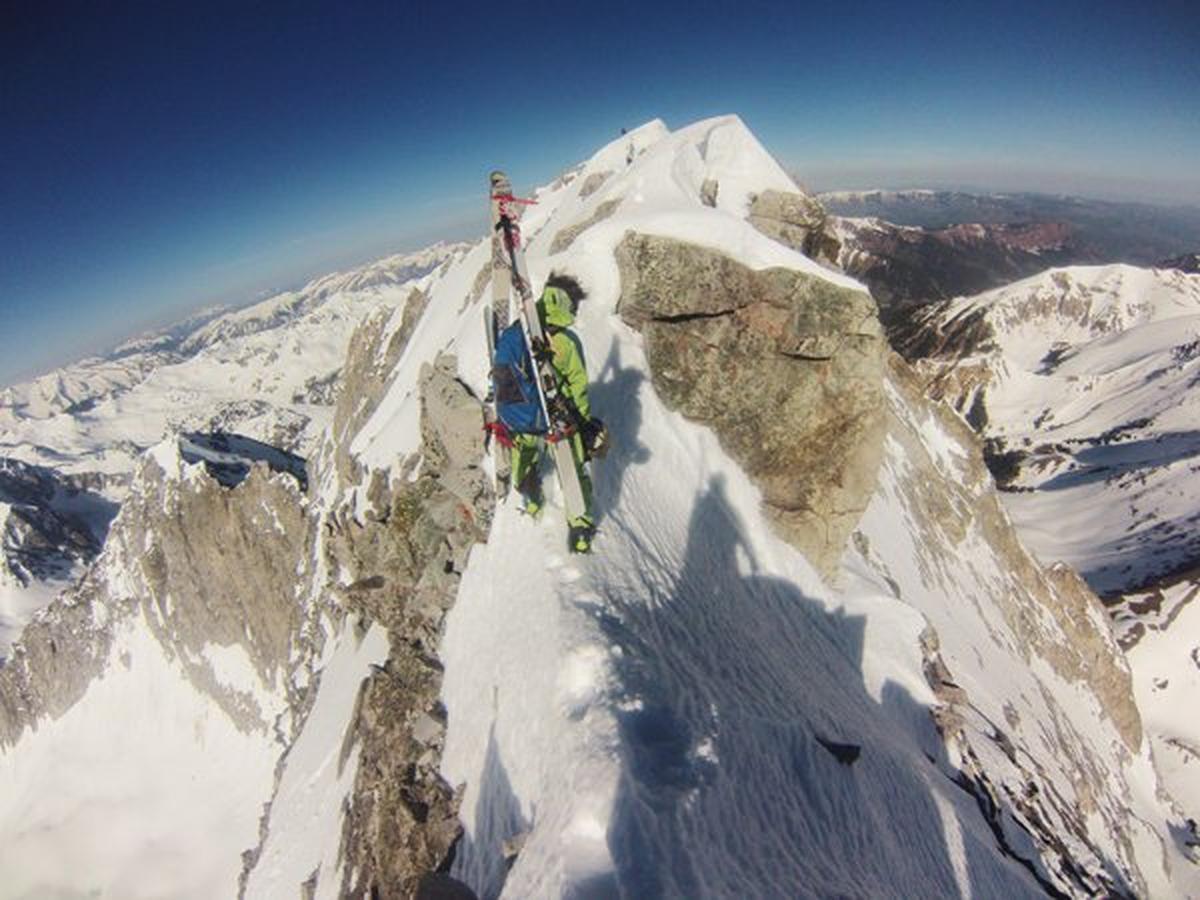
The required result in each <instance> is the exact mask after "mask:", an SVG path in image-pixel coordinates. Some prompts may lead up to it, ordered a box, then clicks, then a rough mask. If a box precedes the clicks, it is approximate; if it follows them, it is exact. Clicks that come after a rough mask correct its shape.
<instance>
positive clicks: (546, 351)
mask: <svg viewBox="0 0 1200 900" xmlns="http://www.w3.org/2000/svg"><path fill="white" fill-rule="evenodd" d="M530 345H531V347H530V349H531V350H532V351H533V358H534V359H535V360H537V361H538V362H549V361H550V360H552V359H553V358H554V351H553V350H552V349H550V342H549V341H547V340H545V339H544V338H542V339H538V338H534V339H533V340H531V341H530Z"/></svg>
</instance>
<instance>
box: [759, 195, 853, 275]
mask: <svg viewBox="0 0 1200 900" xmlns="http://www.w3.org/2000/svg"><path fill="white" fill-rule="evenodd" d="M750 224H751V225H753V226H754V227H755V228H757V229H758V230H759V231H761V232H762V233H763V234H765V235H766V236H767V237H769V238H772V239H774V240H777V241H779V242H780V243H781V244H786V245H787V246H789V247H791V248H793V249H795V250H799V251H800V252H801V253H803V254H804V255H805V256H808V257H811V258H812V259H815V260H819V261H823V262H826V263H828V264H829V265H831V266H836V265H837V261H838V254H839V253H840V252H841V242H840V241H838V239H837V237H836V235H835V233H834V230H833V226H832V224H831V223H830V221H829V217H828V215H827V214H826V212H825V207H824V206H822V205H821V201H820V200H818V199H817V198H816V197H812V196H810V195H808V194H793V193H785V192H784V191H776V190H769V191H763V192H762V193H761V194H758V195H756V196H755V197H754V199H753V200H752V201H751V203H750Z"/></svg>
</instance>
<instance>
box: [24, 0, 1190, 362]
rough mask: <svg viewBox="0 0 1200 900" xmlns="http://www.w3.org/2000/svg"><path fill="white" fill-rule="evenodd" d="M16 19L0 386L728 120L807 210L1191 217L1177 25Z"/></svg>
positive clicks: (856, 10) (107, 13) (497, 7)
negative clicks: (836, 200) (489, 193)
mask: <svg viewBox="0 0 1200 900" xmlns="http://www.w3.org/2000/svg"><path fill="white" fill-rule="evenodd" d="M335 6H336V7H338V9H336V10H335V8H334V7H335ZM22 7H25V9H22ZM4 15H5V19H4V22H3V27H0V60H2V62H0V66H2V67H3V77H2V78H0V122H2V123H3V126H2V129H0V247H3V252H2V253H0V384H4V383H10V382H11V381H13V380H14V379H17V378H19V377H24V376H27V375H29V374H32V373H34V372H36V371H39V370H41V369H45V368H47V367H51V366H54V365H58V364H61V363H63V362H66V361H68V360H70V359H72V358H74V357H76V356H78V355H80V354H81V353H83V352H85V351H89V350H96V349H99V348H101V347H104V346H107V345H110V344H112V343H113V342H115V341H116V340H118V339H120V338H122V337H125V336H128V335H129V334H131V333H133V332H134V331H136V330H139V329H140V328H142V327H145V326H147V325H150V324H153V323H163V322H167V321H170V320H172V319H175V318H179V317H180V316H181V315H183V314H185V313H186V312H187V311H190V310H192V309H194V308H197V307H199V306H204V305H209V304H212V303H218V302H234V303H240V302H244V301H246V300H248V299H249V298H251V297H252V296H254V295H255V294H257V293H259V292H262V291H265V290H269V289H272V288H276V287H280V286H289V285H293V284H295V283H297V282H298V281H300V280H302V279H303V278H305V277H307V276H309V275H313V274H319V273H322V272H325V271H329V270H331V269H333V268H337V267H338V266H341V265H348V264H350V263H352V262H356V261H362V260H366V259H369V258H371V257H372V256H375V255H380V254H382V253H384V252H390V251H395V250H398V249H407V248H416V247H418V246H422V245H425V244H427V243H430V242H431V241H432V240H433V239H436V238H439V237H469V236H475V235H478V234H481V233H482V232H483V230H484V226H483V223H482V219H483V213H482V212H481V209H482V207H483V199H482V194H483V191H484V188H483V184H484V181H485V177H486V173H487V172H488V171H489V170H490V169H491V168H494V167H497V166H500V167H504V168H506V169H508V171H509V172H510V173H511V174H512V176H513V179H514V183H515V184H516V185H517V186H518V187H520V186H521V185H525V187H526V189H527V188H528V187H530V186H532V185H534V184H538V183H543V182H546V181H548V180H550V179H552V178H553V177H554V176H555V175H556V174H558V173H559V172H560V171H561V170H563V169H564V168H566V167H568V166H570V165H572V164H574V163H575V162H577V161H579V160H581V159H583V158H585V157H587V156H588V155H590V154H591V153H592V152H593V151H594V150H595V149H597V148H598V147H599V146H601V145H602V144H604V143H606V142H607V141H608V140H610V139H611V138H612V137H614V136H615V135H616V134H617V132H618V131H619V129H620V128H621V127H622V126H627V127H632V126H635V125H638V124H641V123H642V122H644V121H646V120H648V119H651V118H655V117H661V118H663V119H664V120H666V122H667V124H668V125H670V126H672V127H678V126H680V125H683V124H686V123H688V122H690V121H693V120H695V119H698V118H702V117H705V116H710V115H717V114H722V113H728V112H735V113H738V114H739V115H741V116H742V118H743V119H744V120H745V121H746V123H747V124H748V125H749V126H750V128H751V129H752V130H754V131H755V133H756V134H757V135H758V136H759V138H760V139H761V140H762V141H763V143H764V144H765V145H766V146H767V147H768V149H769V150H771V151H772V152H773V153H774V154H775V156H776V157H777V158H778V159H779V160H780V161H781V162H782V163H783V164H784V165H785V166H787V167H788V168H789V170H791V171H793V172H795V173H796V174H797V175H798V176H799V177H800V178H801V180H802V181H803V182H804V183H805V184H806V185H808V186H809V187H812V188H815V189H828V188H835V187H880V186H883V187H887V186H901V187H902V186H915V185H930V186H942V185H948V184H955V185H976V186H979V187H994V188H999V189H1005V190H1013V189H1019V188H1022V187H1027V188H1030V189H1037V190H1062V191H1068V192H1075V193H1081V194H1085V195H1093V196H1102V197H1128V198H1131V199H1148V200H1171V201H1175V202H1188V203H1195V204H1200V116H1198V115H1197V105H1196V89H1197V87H1198V86H1200V54H1197V52H1196V47H1197V46H1200V13H1198V12H1195V11H1194V10H1192V9H1190V8H1189V4H1185V3H1146V4H1132V3H1104V2H1091V3H1073V2H1049V3H1047V2H1042V3H1037V4H1033V3H1030V4H1024V3H1004V4H1001V3H994V2H991V3H979V4H973V3H940V2H921V0H909V2H906V3H902V4H898V3H895V2H887V3H861V4H855V3H843V4H830V3H821V4H813V5H812V6H811V7H809V6H807V5H805V4H801V3H794V2H793V3H757V2H753V0H742V2H738V3H729V2H727V0H726V2H722V3H706V2H702V0H691V2H687V3H661V4H654V5H651V4H650V3H648V2H641V3H622V2H608V3H603V4H601V3H593V4H586V5H578V6H576V5H572V4H568V3H562V2H559V3H553V4H551V3H544V4H543V3H513V4H508V5H502V4H491V5H488V6H486V7H479V8H472V7H471V6H470V5H464V4H438V5H437V6H434V5H432V4H430V5H428V8H426V6H425V5H420V6H415V5H413V6H405V5H402V4H398V3H387V4H367V3H345V4H311V5H309V4H305V3H298V2H297V3H289V4H277V5H271V4H252V3H237V4H220V3H204V4H199V3H183V2H165V3H161V4H149V3H139V4H120V3H117V4H103V5H101V4H90V3H75V4H71V3H64V2H49V3H44V4H33V3H30V4H18V5H15V6H13V7H12V8H11V9H9V10H8V11H6V12H5V14H4Z"/></svg>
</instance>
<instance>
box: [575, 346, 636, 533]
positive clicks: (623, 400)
mask: <svg viewBox="0 0 1200 900" xmlns="http://www.w3.org/2000/svg"><path fill="white" fill-rule="evenodd" d="M645 381H646V377H645V375H643V374H642V372H641V371H640V370H638V369H636V368H634V367H632V366H630V367H628V368H622V366H621V349H620V345H619V344H618V343H617V341H616V340H615V339H614V340H613V342H612V344H611V346H610V347H609V351H608V356H607V358H606V359H605V360H604V365H603V366H601V367H600V369H599V370H598V372H597V374H596V376H595V379H594V381H593V382H592V384H591V386H590V387H589V389H588V391H589V393H588V399H589V400H590V402H591V408H592V415H594V416H599V417H600V418H601V419H603V420H604V424H605V427H606V428H607V429H608V433H609V440H610V443H611V447H610V449H609V451H608V453H607V455H605V456H604V458H603V459H599V460H594V461H593V462H592V463H591V475H592V486H593V491H594V496H595V501H596V517H597V522H598V523H600V527H601V528H603V524H602V522H603V518H604V515H605V513H606V512H607V511H611V510H614V509H616V508H617V506H618V504H619V503H620V500H621V485H622V484H623V483H624V481H625V475H626V470H627V469H628V468H629V467H630V466H633V465H640V464H642V463H644V462H646V460H648V459H649V458H650V450H649V448H648V447H646V446H645V445H644V444H642V442H641V440H640V432H641V428H642V401H641V397H640V391H641V390H642V388H643V385H644V384H645Z"/></svg>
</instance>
